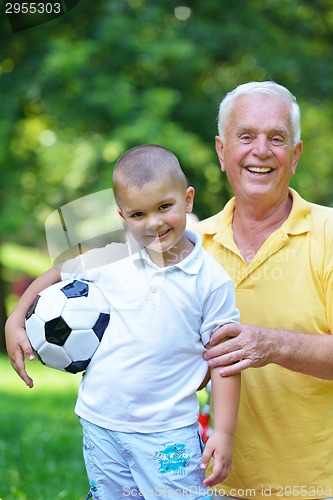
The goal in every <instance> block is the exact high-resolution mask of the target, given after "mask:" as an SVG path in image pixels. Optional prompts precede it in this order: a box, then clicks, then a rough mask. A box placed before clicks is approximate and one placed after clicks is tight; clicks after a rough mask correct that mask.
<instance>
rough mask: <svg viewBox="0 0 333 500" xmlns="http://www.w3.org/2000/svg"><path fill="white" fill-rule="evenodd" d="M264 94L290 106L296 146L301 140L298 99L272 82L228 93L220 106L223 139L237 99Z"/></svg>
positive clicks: (252, 85) (248, 84)
mask: <svg viewBox="0 0 333 500" xmlns="http://www.w3.org/2000/svg"><path fill="white" fill-rule="evenodd" d="M264 94H266V95H267V94H269V95H275V96H277V97H280V98H281V99H283V100H284V101H285V102H286V103H287V104H288V105H289V107H290V120H291V126H292V130H293V142H294V145H296V144H297V143H298V141H299V140H300V138H301V116H300V109H299V106H298V103H297V101H296V97H295V96H294V95H293V94H292V93H291V92H290V91H289V90H288V89H287V88H286V87H284V86H283V85H279V84H278V83H276V82H271V81H267V82H249V83H244V84H242V85H239V86H238V87H236V88H235V89H234V90H232V91H231V92H228V94H227V95H226V96H225V97H224V99H223V100H222V102H221V104H220V109H219V114H218V131H219V136H220V137H221V139H224V138H225V131H226V128H227V126H228V121H229V115H230V112H231V110H232V108H233V106H234V104H235V102H236V101H237V99H238V98H239V97H244V96H260V95H264Z"/></svg>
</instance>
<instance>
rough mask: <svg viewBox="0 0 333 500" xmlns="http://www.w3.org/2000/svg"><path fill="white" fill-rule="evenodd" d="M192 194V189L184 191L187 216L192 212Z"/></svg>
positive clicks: (193, 190)
mask: <svg viewBox="0 0 333 500" xmlns="http://www.w3.org/2000/svg"><path fill="white" fill-rule="evenodd" d="M194 193H195V189H194V187H192V186H189V187H188V188H187V190H186V196H185V203H186V213H187V214H190V213H191V212H192V210H193V200H194Z"/></svg>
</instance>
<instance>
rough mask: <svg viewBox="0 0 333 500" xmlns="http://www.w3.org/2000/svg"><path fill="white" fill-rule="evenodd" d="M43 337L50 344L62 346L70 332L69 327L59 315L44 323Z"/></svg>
mask: <svg viewBox="0 0 333 500" xmlns="http://www.w3.org/2000/svg"><path fill="white" fill-rule="evenodd" d="M44 330H45V339H46V340H47V342H49V343H50V344H55V345H59V346H63V345H64V343H65V342H66V340H67V339H68V337H69V336H70V333H71V331H72V330H71V328H70V327H69V326H68V325H67V323H66V321H64V320H63V318H62V317H61V316H59V317H58V318H54V319H51V320H50V321H47V322H46V323H45V325H44Z"/></svg>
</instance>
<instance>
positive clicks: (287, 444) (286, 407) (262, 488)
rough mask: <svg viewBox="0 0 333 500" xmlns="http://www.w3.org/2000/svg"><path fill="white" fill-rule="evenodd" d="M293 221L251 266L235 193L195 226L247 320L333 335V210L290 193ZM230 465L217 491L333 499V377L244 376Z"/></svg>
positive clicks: (269, 372) (255, 372) (267, 372)
mask: <svg viewBox="0 0 333 500" xmlns="http://www.w3.org/2000/svg"><path fill="white" fill-rule="evenodd" d="M290 194H291V196H292V198H293V206H292V210H291V213H290V215H289V217H288V219H287V220H286V221H285V222H284V224H283V225H282V226H281V227H280V228H279V229H278V230H277V231H275V232H274V233H273V234H272V235H271V236H270V237H269V238H268V239H267V241H266V242H265V243H264V245H263V246H262V248H261V249H260V250H259V251H258V253H257V254H256V255H255V256H254V258H253V260H252V262H250V264H246V262H245V261H244V260H243V257H242V255H241V254H240V252H239V250H238V248H237V246H236V244H235V242H234V239H233V232H232V227H231V222H232V214H233V209H234V203H235V201H234V199H232V200H230V201H229V202H228V203H227V205H226V206H225V208H224V210H222V211H221V212H220V213H218V214H217V215H215V216H213V217H210V218H209V219H206V220H205V221H202V222H200V223H199V224H198V225H197V226H196V227H195V229H196V230H197V231H198V232H199V233H200V234H201V236H202V240H203V246H204V248H205V249H206V250H208V252H209V253H211V254H212V255H213V256H214V257H215V258H216V259H217V261H218V262H220V263H221V265H222V266H223V267H224V268H225V269H226V271H227V272H228V273H229V275H230V276H231V277H232V279H233V281H234V284H235V292H236V298H237V307H238V309H239V310H240V314H241V322H242V323H248V324H253V325H260V326H263V327H267V328H272V329H282V330H290V331H296V332H297V331H299V332H308V333H312V334H316V335H329V334H330V333H331V332H333V318H332V316H333V209H330V208H326V207H321V206H319V205H314V204H311V203H308V202H306V201H305V200H303V199H302V198H301V197H300V196H299V195H298V194H297V193H296V192H295V191H294V190H292V189H290ZM241 392H242V393H241V404H240V411H239V417H238V424H237V431H236V435H235V441H234V455H233V466H232V471H231V473H230V475H229V476H228V478H227V479H226V480H225V481H224V482H223V484H221V485H218V486H217V487H216V492H220V494H227V495H231V496H236V497H243V498H256V497H268V498H276V499H281V498H289V499H295V498H302V499H307V498H308V499H310V498H313V499H314V498H325V497H333V381H327V380H321V379H318V378H315V377H311V376H308V375H302V374H300V373H296V372H293V371H290V370H287V369H285V368H283V367H280V366H278V365H275V364H270V365H267V366H265V367H263V368H250V369H248V370H245V371H243V372H242V391H241Z"/></svg>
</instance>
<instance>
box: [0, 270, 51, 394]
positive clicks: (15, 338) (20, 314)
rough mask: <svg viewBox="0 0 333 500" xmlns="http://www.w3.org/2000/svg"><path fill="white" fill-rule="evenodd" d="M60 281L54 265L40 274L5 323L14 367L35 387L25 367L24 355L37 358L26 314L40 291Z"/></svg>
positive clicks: (7, 343)
mask: <svg viewBox="0 0 333 500" xmlns="http://www.w3.org/2000/svg"><path fill="white" fill-rule="evenodd" d="M58 281H60V271H59V269H58V268H57V267H53V268H51V269H49V270H48V271H46V273H44V274H42V275H41V276H39V277H38V278H37V279H36V280H35V281H33V283H31V285H30V286H29V287H28V288H27V290H26V291H25V292H24V294H23V295H22V297H21V298H20V300H19V301H18V303H17V304H16V306H15V308H14V310H13V312H12V313H11V314H10V316H9V317H8V319H7V322H6V325H5V335H6V347H7V352H8V356H9V359H10V362H11V365H12V367H13V368H14V370H15V371H16V372H17V374H18V375H19V376H20V377H21V379H22V380H23V381H24V382H25V384H26V385H27V386H28V387H33V380H32V379H31V378H30V377H29V375H28V374H27V372H26V369H25V362H24V357H26V358H27V359H29V360H30V361H32V360H33V359H35V356H34V353H33V350H32V348H31V345H30V342H29V339H28V337H27V334H26V331H25V323H24V320H25V315H26V313H27V310H28V308H29V307H30V305H31V304H32V302H33V300H34V299H35V297H36V296H37V295H38V293H39V292H41V291H42V290H44V289H45V288H47V287H48V286H50V285H53V283H57V282H58Z"/></svg>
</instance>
